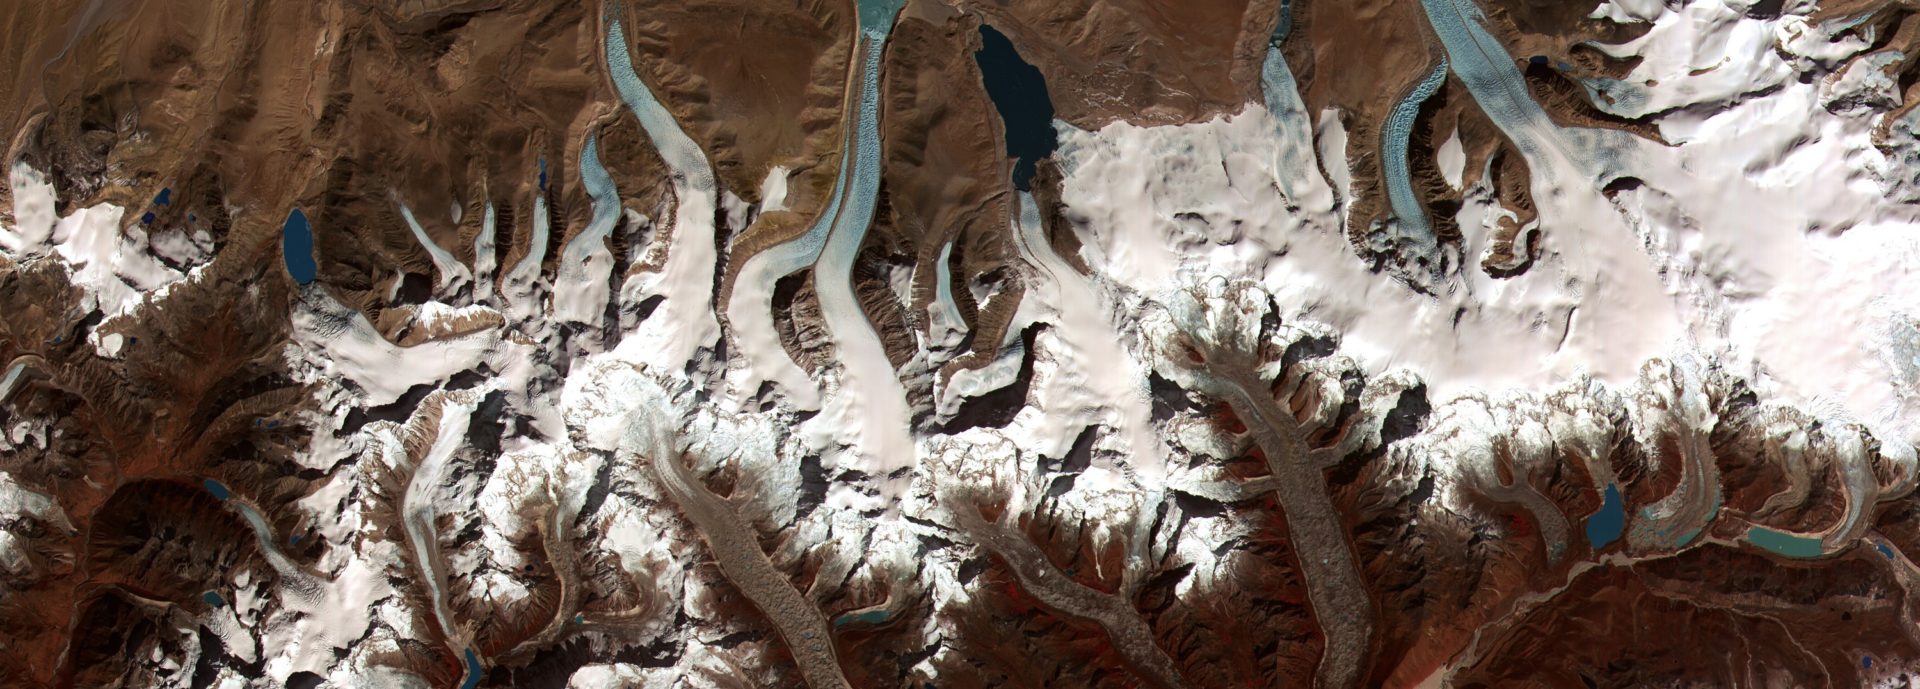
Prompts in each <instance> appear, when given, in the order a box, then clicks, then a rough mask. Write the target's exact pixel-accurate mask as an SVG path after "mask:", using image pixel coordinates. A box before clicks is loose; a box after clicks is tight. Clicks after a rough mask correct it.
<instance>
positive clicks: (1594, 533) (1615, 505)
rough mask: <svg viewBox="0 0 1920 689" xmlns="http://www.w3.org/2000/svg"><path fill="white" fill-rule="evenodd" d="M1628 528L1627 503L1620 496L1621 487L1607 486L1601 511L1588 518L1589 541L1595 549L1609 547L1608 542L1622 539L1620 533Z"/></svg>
mask: <svg viewBox="0 0 1920 689" xmlns="http://www.w3.org/2000/svg"><path fill="white" fill-rule="evenodd" d="M1626 530H1627V504H1626V501H1625V500H1622V499H1621V498H1620V487H1619V486H1614V485H1609V486H1607V495H1606V500H1605V501H1604V502H1602V503H1601V505H1600V511H1599V512H1595V513H1594V515H1593V516H1591V517H1588V518H1587V542H1588V543H1591V544H1593V549H1594V550H1600V549H1602V548H1605V547H1607V544H1609V543H1612V542H1614V541H1617V540H1620V534H1621V533H1623V532H1625V531H1626Z"/></svg>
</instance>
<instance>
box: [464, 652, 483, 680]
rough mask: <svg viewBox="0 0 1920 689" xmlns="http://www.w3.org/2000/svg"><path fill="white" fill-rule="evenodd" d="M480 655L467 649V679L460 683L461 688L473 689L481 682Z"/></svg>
mask: <svg viewBox="0 0 1920 689" xmlns="http://www.w3.org/2000/svg"><path fill="white" fill-rule="evenodd" d="M480 669H481V668H480V656H479V654H476V653H474V652H473V649H471V648H469V649H467V679H466V681H464V682H461V683H460V689H473V688H474V686H476V685H478V684H480Z"/></svg>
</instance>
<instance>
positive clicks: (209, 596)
mask: <svg viewBox="0 0 1920 689" xmlns="http://www.w3.org/2000/svg"><path fill="white" fill-rule="evenodd" d="M200 599H201V600H204V601H206V602H207V605H211V606H213V607H216V608H224V607H227V599H225V598H221V597H220V594H218V593H214V592H212V591H208V592H206V593H203V594H200Z"/></svg>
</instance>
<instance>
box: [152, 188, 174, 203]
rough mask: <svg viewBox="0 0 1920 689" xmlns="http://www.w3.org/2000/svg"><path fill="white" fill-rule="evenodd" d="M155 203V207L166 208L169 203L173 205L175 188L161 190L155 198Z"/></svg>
mask: <svg viewBox="0 0 1920 689" xmlns="http://www.w3.org/2000/svg"><path fill="white" fill-rule="evenodd" d="M153 203H154V205H157V206H164V205H167V204H169V203H173V187H167V188H165V189H161V190H160V193H159V194H157V195H155V196H154V197H153Z"/></svg>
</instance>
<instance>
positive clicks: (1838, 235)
mask: <svg viewBox="0 0 1920 689" xmlns="http://www.w3.org/2000/svg"><path fill="white" fill-rule="evenodd" d="M1716 4H1717V3H1712V2H1700V3H1694V4H1693V5H1690V6H1689V7H1688V9H1687V10H1686V11H1685V12H1683V13H1676V12H1663V13H1661V14H1660V15H1659V19H1658V26H1659V27H1661V28H1659V29H1658V30H1659V31H1660V32H1661V34H1660V35H1661V36H1662V37H1663V38H1662V39H1661V40H1660V41H1653V42H1645V43H1636V44H1633V46H1631V47H1632V49H1633V50H1634V51H1635V52H1638V53H1642V54H1644V55H1645V56H1646V59H1645V60H1644V61H1643V62H1642V63H1641V65H1640V67H1639V70H1641V71H1645V73H1646V74H1648V75H1650V77H1649V78H1656V79H1658V80H1659V82H1660V85H1659V86H1658V87H1656V88H1655V89H1654V90H1653V94H1654V96H1653V97H1652V98H1653V99H1652V100H1649V101H1648V102H1649V103H1651V105H1647V106H1646V108H1648V109H1658V108H1660V107H1672V106H1676V105H1681V104H1686V103H1694V102H1708V101H1711V100H1712V99H1723V100H1725V99H1736V98H1735V97H1737V96H1740V95H1742V94H1748V93H1752V92H1755V91H1758V90H1761V89H1764V88H1775V89H1776V90H1775V91H1774V92H1772V93H1770V94H1769V95H1767V96H1765V97H1762V98H1752V99H1747V100H1744V101H1737V102H1735V103H1732V104H1730V107H1723V108H1721V109H1718V110H1698V109H1688V110H1683V111H1680V112H1677V113H1675V114H1673V115H1671V116H1669V117H1666V118H1664V119H1662V120H1661V121H1660V126H1661V128H1662V131H1663V132H1664V133H1666V134H1667V136H1668V137H1669V139H1670V140H1673V141H1677V142H1680V143H1681V145H1680V146H1678V147H1676V148H1671V149H1669V148H1664V147H1658V146H1652V145H1648V146H1641V147H1638V148H1634V149H1630V150H1629V151H1628V153H1629V154H1630V155H1628V156H1627V158H1626V159H1625V160H1623V161H1621V163H1620V165H1621V166H1622V168H1623V171H1624V172H1626V173H1628V174H1632V175H1634V176H1636V177H1639V178H1640V179H1642V180H1644V181H1645V186H1644V187H1643V188H1641V189H1638V190H1632V191H1626V192H1622V193H1621V194H1619V196H1618V199H1619V200H1618V202H1617V204H1618V207H1617V208H1616V205H1615V203H1610V202H1609V201H1608V200H1607V199H1606V198H1604V197H1602V196H1600V195H1599V194H1598V193H1597V192H1598V190H1597V189H1595V188H1594V187H1593V186H1592V185H1593V182H1592V181H1591V180H1592V179H1593V177H1592V176H1591V173H1590V172H1588V171H1587V170H1585V169H1584V168H1586V167H1587V166H1588V162H1587V161H1579V160H1574V159H1572V158H1567V157H1564V155H1565V154H1564V152H1566V151H1576V150H1579V148H1578V147H1577V146H1574V145H1571V144H1566V143H1556V142H1557V141H1558V140H1559V139H1561V138H1563V137H1565V136H1568V134H1567V133H1566V132H1555V131H1551V130H1548V129H1545V128H1541V127H1535V128H1534V129H1533V130H1529V131H1527V132H1526V134H1527V136H1529V137H1532V138H1533V139H1534V141H1533V142H1531V145H1530V146H1529V147H1528V149H1529V150H1531V151H1534V153H1535V154H1536V155H1538V156H1540V158H1538V159H1534V160H1530V161H1529V162H1531V163H1533V168H1534V180H1533V183H1534V191H1535V200H1536V202H1537V204H1538V205H1539V207H1540V213H1541V218H1542V219H1541V227H1542V228H1544V229H1545V232H1546V239H1545V243H1544V246H1545V250H1544V252H1543V255H1542V257H1541V259H1540V260H1539V261H1538V262H1537V263H1536V265H1534V266H1533V267H1532V268H1531V269H1530V270H1529V271H1528V272H1527V273H1526V274H1524V275H1522V276H1520V277H1516V278H1511V279H1505V280H1495V279H1491V278H1489V277H1488V276H1486V275H1485V274H1484V273H1481V272H1480V271H1479V270H1477V268H1476V267H1475V266H1474V263H1473V262H1469V263H1468V268H1467V269H1466V270H1465V271H1463V272H1464V275H1463V276H1462V277H1461V278H1460V279H1458V280H1456V281H1455V282H1453V283H1452V284H1450V285H1448V290H1447V291H1445V292H1443V293H1442V294H1440V295H1438V296H1437V297H1428V296H1423V295H1419V294H1416V293H1413V292H1411V291H1410V290H1408V289H1406V288H1405V287H1403V286H1402V285H1400V284H1399V283H1397V282H1395V281H1394V280H1392V279H1390V278H1388V277H1387V276H1385V275H1382V274H1377V273H1373V272H1371V271H1369V270H1367V268H1366V266H1365V265H1363V264H1362V263H1361V262H1360V261H1359V260H1358V259H1357V258H1356V257H1355V256H1354V254H1353V253H1352V251H1351V250H1350V249H1349V248H1348V246H1347V243H1346V241H1345V240H1344V238H1343V237H1342V236H1340V228H1341V227H1342V224H1341V223H1340V221H1339V219H1338V218H1333V217H1313V216H1312V215H1311V214H1305V213H1303V214H1299V215H1290V214H1289V213H1287V212H1286V211H1285V210H1284V208H1283V207H1282V206H1281V199H1280V196H1279V194H1278V193H1277V192H1275V190H1274V189H1275V187H1276V183H1275V180H1276V179H1278V178H1280V177H1284V176H1286V175H1291V174H1299V173H1298V172H1297V171H1293V170H1276V169H1272V168H1271V167H1269V166H1267V165H1266V161H1271V160H1273V159H1274V155H1273V153H1272V151H1271V149H1272V147H1273V146H1274V145H1275V144H1274V137H1273V136H1272V135H1271V134H1270V131H1271V130H1272V128H1273V126H1274V124H1273V123H1272V118H1271V117H1270V116H1268V115H1267V113H1266V112H1265V111H1264V110H1263V109H1262V108H1260V107H1259V106H1257V105H1255V106H1249V107H1248V108H1247V109H1246V110H1245V111H1244V112H1242V113H1241V114H1239V115H1236V116H1231V117H1224V118H1219V119H1215V120H1213V121H1209V122H1203V123H1197V124H1191V125H1184V126H1177V127H1158V128H1141V127H1134V126H1131V125H1127V124H1124V123H1116V124H1111V125H1108V126H1107V127H1105V128H1102V129H1101V130H1099V131H1095V132H1082V131H1078V130H1074V129H1072V128H1070V127H1064V126H1062V127H1060V128H1061V130H1062V132H1063V136H1062V146H1061V150H1060V154H1059V156H1060V159H1061V161H1062V162H1063V166H1064V168H1065V169H1066V171H1067V179H1066V182H1065V192H1066V194H1065V195H1066V201H1067V203H1068V205H1069V207H1070V213H1071V214H1072V215H1073V217H1074V218H1075V220H1076V222H1077V224H1078V225H1079V231H1080V233H1081V238H1082V243H1083V249H1082V257H1083V258H1085V259H1087V261H1088V262H1089V264H1091V265H1093V266H1094V267H1095V269H1096V271H1097V272H1099V273H1100V276H1101V278H1102V279H1103V280H1105V281H1108V282H1111V283H1113V284H1120V285H1126V286H1128V287H1129V288H1131V289H1134V290H1138V291H1141V292H1143V293H1153V292H1155V291H1159V290H1168V289H1181V288H1184V287H1185V286H1188V285H1191V284H1194V282H1195V281H1196V280H1198V279H1199V278H1201V277H1203V276H1214V275H1242V276H1258V277H1260V278H1261V279H1262V280H1263V282H1265V283H1266V284H1267V286H1268V287H1269V289H1271V290H1272V291H1273V292H1274V293H1275V294H1276V295H1278V296H1279V297H1280V300H1281V303H1282V304H1284V305H1286V306H1287V307H1288V308H1289V309H1290V310H1291V313H1290V314H1288V315H1290V316H1293V317H1295V318H1303V319H1306V320H1310V321H1317V322H1321V323H1325V324H1327V325H1329V326H1332V327H1333V328H1334V329H1336V330H1337V331H1339V332H1340V333H1342V335H1343V342H1344V347H1343V349H1344V350H1345V351H1346V352H1348V353H1349V354H1352V355H1354V356H1356V357H1358V358H1360V359H1361V360H1362V361H1364V362H1365V363H1366V364H1367V365H1368V368H1369V369H1371V370H1373V371H1384V370H1387V369H1391V368H1395V367H1407V368H1411V369H1413V370H1415V371H1417V372H1419V373H1421V374H1422V375H1423V376H1424V377H1425V378H1426V379H1427V380H1428V382H1429V384H1430V385H1431V386H1432V390H1433V393H1434V395H1435V398H1436V401H1437V402H1444V401H1445V400H1447V399H1451V398H1454V397H1458V396H1460V395H1463V394H1466V393H1467V392H1470V391H1473V390H1487V391H1494V390H1503V389H1515V388H1518V389H1543V388H1546V387H1549V386H1551V385H1553V384H1554V383H1556V382H1557V381H1562V380H1566V379H1568V378H1570V377H1572V376H1575V375H1578V374H1581V373H1592V374H1594V375H1596V376H1599V377H1601V378H1602V379H1603V380H1606V381H1610V382H1614V383H1621V382H1625V381H1627V380H1628V379H1630V378H1632V377H1633V376H1634V374H1635V372H1636V371H1637V370H1638V369H1639V367H1640V365H1641V363H1642V362H1644V361H1646V360H1648V359H1649V358H1652V357H1654V356H1658V355H1664V354H1669V353H1674V352H1680V351H1689V350H1694V349H1698V350H1700V351H1705V352H1709V353H1714V352H1724V353H1728V354H1730V356H1728V357H1727V359H1728V360H1729V361H1730V362H1733V363H1735V364H1739V363H1741V362H1745V364H1746V366H1745V368H1747V369H1750V372H1751V373H1752V374H1754V375H1755V376H1756V378H1757V383H1758V384H1759V386H1760V388H1761V390H1762V391H1763V392H1764V393H1766V394H1770V395H1778V396H1781V397H1782V398H1784V399H1787V400H1793V401H1799V402H1809V401H1811V400H1814V399H1816V398H1819V399H1831V400H1833V401H1835V402H1837V403H1839V404H1840V405H1842V406H1843V407H1844V408H1845V409H1846V410H1847V411H1848V412H1849V413H1850V414H1852V415H1853V416H1855V417H1857V418H1860V419H1862V420H1863V421H1867V422H1868V423H1869V424H1870V425H1872V426H1874V427H1875V428H1876V431H1877V432H1878V433H1879V434H1880V435H1881V436H1882V437H1883V438H1898V439H1903V440H1907V441H1909V442H1911V441H1913V440H1916V439H1920V437H1917V436H1916V435H1915V434H1914V433H1913V428H1914V424H1915V422H1916V420H1920V408H1916V402H1917V400H1916V399H1915V396H1914V395H1913V394H1912V393H1910V392H1907V390H1909V389H1910V388H1908V387H1902V386H1900V385H1898V384H1896V383H1895V381H1898V380H1912V379H1914V377H1915V376H1916V375H1917V374H1915V373H1914V371H1915V368H1914V366H1915V362H1914V361H1913V359H1914V355H1913V352H1914V351H1915V349H1916V346H1915V341H1916V337H1915V336H1914V333H1915V328H1914V325H1913V323H1914V322H1915V315H1914V314H1916V313H1920V303H1916V297H1915V296H1914V295H1916V294H1920V291H1917V290H1920V285H1916V284H1915V278H1914V277H1913V276H1915V275H1920V251H1917V250H1916V248H1915V239H1914V233H1913V232H1912V230H1911V228H1912V226H1913V220H1912V216H1913V213H1912V212H1911V211H1908V210H1904V209H1901V208H1898V207H1896V206H1893V205H1892V204H1889V203H1886V202H1885V201H1884V195H1885V189H1884V183H1883V182H1881V181H1880V179H1881V176H1882V175H1883V173H1882V171H1883V170H1885V169H1887V163H1886V161H1885V160H1884V158H1883V157H1882V156H1881V154H1880V153H1879V152H1878V151H1877V150H1876V149H1874V147H1873V146H1872V145H1871V140H1870V133H1871V127H1872V125H1873V123H1874V118H1872V117H1866V116H1848V115H1845V114H1835V113H1833V112H1829V111H1828V110H1827V109H1826V108H1825V107H1823V103H1828V102H1832V100H1833V99H1832V98H1831V97H1830V92H1831V90H1832V89H1836V88H1839V89H1846V88H1857V87H1856V86H1855V83H1856V82H1858V81H1860V80H1859V79H1836V80H1832V81H1831V82H1820V81H1816V82H1815V83H1809V84H1802V83H1798V82H1797V81H1795V80H1793V79H1791V78H1790V76H1791V73H1790V72H1789V71H1787V66H1786V63H1784V62H1782V61H1781V60H1780V59H1779V58H1777V57H1775V56H1773V54H1772V53H1773V43H1772V40H1773V37H1774V35H1775V34H1774V32H1772V31H1771V30H1770V28H1769V27H1768V26H1766V25H1765V23H1764V22H1761V21H1760V20H1754V19H1747V18H1742V17H1734V16H1729V14H1728V12H1730V10H1728V9H1726V8H1724V7H1720V8H1715V7H1710V5H1716ZM1678 48H1685V49H1686V52H1684V54H1681V53H1675V52H1673V51H1674V50H1676V49H1678ZM1621 50H1622V51H1624V50H1626V49H1625V48H1623V49H1621ZM1623 54H1624V52H1623ZM1715 65H1718V67H1716V68H1715V69H1714V70H1712V71H1709V72H1704V73H1701V74H1697V75H1694V76H1691V77H1689V76H1687V75H1686V72H1687V71H1688V70H1691V69H1696V68H1705V67H1712V66H1715ZM1872 66H1873V65H1872V64H1871V63H1870V64H1869V68H1870V67H1872ZM1848 73H1849V74H1851V73H1852V72H1851V71H1849V72H1848ZM1676 75H1677V76H1676ZM1669 89H1671V90H1672V91H1674V92H1675V95H1663V94H1665V92H1666V91H1667V90H1669ZM1683 95H1684V98H1683ZM1676 99H1680V100H1676ZM1736 100H1737V99H1736ZM1320 122H1321V124H1320V133H1321V138H1320V142H1321V146H1320V151H1321V154H1322V155H1323V156H1327V155H1330V154H1331V155H1338V154H1339V152H1341V151H1344V146H1343V145H1340V144H1342V143H1344V142H1341V141H1339V139H1340V138H1341V137H1340V136H1339V134H1340V130H1339V127H1338V122H1339V119H1338V116H1337V115H1336V114H1334V113H1331V112H1323V113H1322V115H1321V117H1320ZM1449 155H1451V154H1449ZM1325 167H1326V169H1327V170H1328V171H1329V174H1330V176H1332V177H1333V179H1332V180H1331V185H1332V186H1333V188H1334V189H1335V190H1336V191H1338V190H1341V189H1343V188H1345V187H1346V186H1347V185H1348V182H1347V179H1346V175H1345V174H1344V171H1345V165H1344V164H1342V162H1341V159H1339V158H1335V159H1332V160H1329V161H1328V163H1327V164H1326V165H1325ZM1307 174H1309V176H1310V177H1312V178H1313V179H1311V180H1308V181H1309V182H1310V183H1314V184H1321V185H1326V184H1329V181H1328V180H1322V179H1319V176H1318V175H1317V174H1313V173H1311V171H1309V172H1308V173H1307ZM1296 183H1297V182H1296ZM1502 212H1504V211H1501V210H1499V209H1498V208H1497V206H1495V205H1494V204H1493V201H1492V199H1491V195H1490V194H1489V193H1488V192H1487V191H1485V190H1484V189H1482V188H1476V189H1475V190H1469V194H1468V200H1467V203H1466V204H1465V206H1464V208H1463V209H1462V210H1461V212H1460V215H1459V216H1458V218H1457V219H1458V221H1459V224H1460V226H1461V227H1462V229H1463V231H1465V232H1466V234H1467V240H1466V244H1467V247H1468V248H1469V249H1470V250H1471V251H1470V252H1469V253H1468V254H1467V255H1468V256H1471V257H1473V258H1474V259H1477V258H1478V256H1477V252H1478V250H1479V248H1480V247H1484V246H1485V243H1486V239H1485V233H1486V232H1487V226H1488V222H1487V221H1486V220H1485V219H1486V218H1487V217H1488V214H1490V213H1502ZM1180 214H1190V215H1187V216H1186V217H1188V218H1191V217H1192V216H1193V215H1198V216H1199V217H1200V218H1202V219H1203V222H1201V223H1197V224H1196V223H1194V222H1192V221H1191V220H1187V221H1182V220H1180V219H1178V218H1176V216H1178V215H1180ZM1236 223H1237V224H1238V228H1239V229H1238V231H1239V232H1240V238H1239V239H1238V240H1237V241H1223V240H1225V239H1231V238H1232V237H1231V235H1230V234H1222V233H1221V232H1220V228H1223V227H1229V226H1233V225H1235V224H1236ZM1741 368H1742V367H1740V366H1736V370H1739V369H1741Z"/></svg>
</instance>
